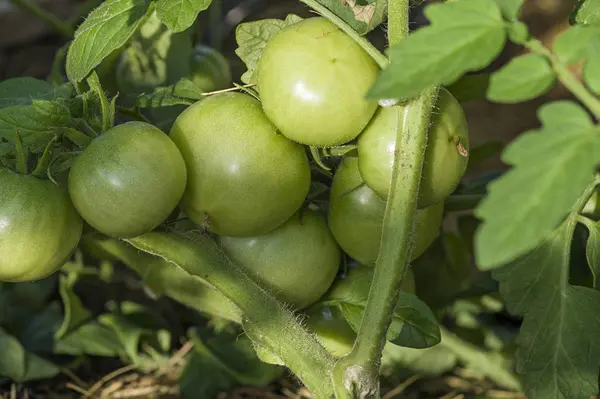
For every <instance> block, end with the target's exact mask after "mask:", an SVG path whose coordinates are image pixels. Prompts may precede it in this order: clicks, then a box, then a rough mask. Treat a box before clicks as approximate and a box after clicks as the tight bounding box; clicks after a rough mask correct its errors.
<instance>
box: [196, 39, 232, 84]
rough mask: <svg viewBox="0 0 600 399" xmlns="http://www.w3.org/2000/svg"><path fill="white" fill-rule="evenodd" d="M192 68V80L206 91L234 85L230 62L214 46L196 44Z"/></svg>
mask: <svg viewBox="0 0 600 399" xmlns="http://www.w3.org/2000/svg"><path fill="white" fill-rule="evenodd" d="M190 69H191V71H190V80H191V81H192V82H194V83H195V84H196V85H197V86H198V87H199V88H200V90H202V91H204V92H211V91H215V90H221V89H225V88H227V87H229V86H231V85H232V81H233V78H232V76H231V66H230V65H229V62H228V61H227V59H226V58H225V56H224V55H223V54H221V53H219V52H218V51H217V50H215V49H214V48H212V47H209V46H204V45H198V46H196V47H195V48H194V51H193V52H192V58H191V68H190Z"/></svg>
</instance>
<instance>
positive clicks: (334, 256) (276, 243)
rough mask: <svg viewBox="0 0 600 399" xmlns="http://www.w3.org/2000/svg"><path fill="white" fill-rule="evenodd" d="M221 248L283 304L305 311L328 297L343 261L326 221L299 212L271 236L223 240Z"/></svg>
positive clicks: (307, 210)
mask: <svg viewBox="0 0 600 399" xmlns="http://www.w3.org/2000/svg"><path fill="white" fill-rule="evenodd" d="M221 246H222V247H223V249H224V250H225V252H226V253H227V254H228V255H229V256H230V257H231V258H232V260H233V261H234V262H236V263H237V264H238V265H239V266H241V267H243V268H244V269H245V270H247V271H248V272H249V273H250V274H251V275H253V276H254V277H256V279H257V280H258V281H260V282H261V283H262V284H264V286H266V287H268V288H270V289H271V291H272V292H273V293H274V294H275V295H276V296H277V297H278V298H279V299H281V300H283V301H285V302H288V303H291V304H292V305H294V307H296V308H298V309H303V308H305V307H307V306H309V305H311V304H313V303H315V302H316V301H317V300H319V298H321V297H322V296H323V294H325V292H326V291H327V290H328V289H329V287H330V286H331V284H332V283H333V281H334V279H335V276H336V274H337V272H338V267H339V265H340V260H341V251H340V248H339V247H338V245H337V244H336V242H335V240H334V239H333V236H332V235H331V232H330V231H329V228H328V227H327V222H326V221H325V218H324V217H323V216H321V215H320V214H319V213H317V212H315V211H312V210H310V209H306V210H300V211H299V212H297V213H296V214H295V215H294V216H292V217H291V218H290V219H289V220H288V221H286V222H285V223H284V224H283V225H282V226H280V227H279V228H277V229H275V230H274V231H271V232H270V233H267V234H264V235H260V236H255V237H248V238H235V237H221Z"/></svg>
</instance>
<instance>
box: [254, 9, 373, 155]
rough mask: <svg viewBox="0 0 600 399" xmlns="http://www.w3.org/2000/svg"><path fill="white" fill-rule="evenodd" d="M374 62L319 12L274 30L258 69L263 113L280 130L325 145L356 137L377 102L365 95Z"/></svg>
mask: <svg viewBox="0 0 600 399" xmlns="http://www.w3.org/2000/svg"><path fill="white" fill-rule="evenodd" d="M378 71H379V67H378V66H377V64H376V63H375V61H373V59H372V58H371V57H370V56H369V55H368V54H367V53H366V52H365V51H364V50H363V49H362V48H360V46H359V45H358V44H356V42H354V40H352V39H351V38H350V37H349V36H347V35H346V34H345V33H344V32H342V31H341V30H339V29H338V28H337V27H336V26H335V25H333V24H332V23H331V22H329V21H328V20H327V19H325V18H322V17H316V18H308V19H305V20H303V21H301V22H298V23H296V24H294V25H291V26H289V27H287V28H285V29H283V30H282V31H280V32H279V33H277V34H276V35H275V36H274V37H273V38H271V40H269V42H267V45H266V46H265V49H264V50H263V52H262V54H261V57H260V60H259V64H258V68H257V72H258V89H259V91H260V96H261V100H262V104H263V108H264V110H265V113H266V114H267V116H268V117H269V119H270V120H271V121H272V122H273V124H274V125H275V126H277V127H278V128H279V130H280V131H281V133H282V134H283V135H285V136H286V137H288V138H290V139H291V140H294V141H297V142H299V143H302V144H307V145H313V146H318V147H328V146H333V145H337V144H342V143H346V142H348V141H350V140H353V139H354V138H356V136H358V135H359V133H360V132H361V131H362V130H363V128H364V127H365V126H366V125H367V123H368V122H369V120H370V119H371V117H372V116H373V114H374V113H375V110H376V108H377V103H376V102H374V101H367V100H366V99H365V96H366V94H367V91H368V90H369V88H370V87H371V85H372V84H373V82H375V79H376V77H377V73H378Z"/></svg>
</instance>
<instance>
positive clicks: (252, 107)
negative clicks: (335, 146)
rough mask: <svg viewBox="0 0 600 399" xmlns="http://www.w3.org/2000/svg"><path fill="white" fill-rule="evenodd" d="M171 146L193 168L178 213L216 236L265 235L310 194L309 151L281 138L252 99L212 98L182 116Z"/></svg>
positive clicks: (235, 96)
mask: <svg viewBox="0 0 600 399" xmlns="http://www.w3.org/2000/svg"><path fill="white" fill-rule="evenodd" d="M171 138H172V139H173V141H174V142H175V144H177V146H178V147H179V149H180V150H181V153H182V154H183V158H184V159H185V162H186V165H187V168H188V186H187V189H186V192H185V194H184V196H183V199H182V202H181V207H182V209H183V210H184V212H185V213H186V214H187V215H188V216H189V217H190V218H191V219H192V220H193V221H194V222H195V223H197V224H200V225H204V226H205V227H206V228H208V229H209V230H211V231H213V232H215V233H217V234H221V235H225V236H232V237H249V236H255V235H260V234H266V233H268V232H269V231H271V230H273V229H275V228H276V227H278V226H280V225H281V224H283V222H285V221H286V220H287V219H289V218H290V217H291V216H292V215H293V214H294V213H295V212H296V211H297V210H298V209H299V208H300V206H301V205H302V203H303V202H304V198H305V197H306V194H307V193H308V190H309V187H310V166H309V163H308V157H307V156H306V151H305V150H304V147H302V146H301V145H299V144H296V143H294V142H292V141H290V140H288V139H286V138H285V137H284V136H282V135H281V134H279V133H278V132H277V129H276V128H275V126H273V124H272V123H271V122H269V120H268V119H267V117H266V116H265V114H264V112H263V111H262V109H261V107H260V103H259V102H258V101H257V100H256V99H254V98H253V97H250V96H248V95H245V94H241V93H223V94H217V95H214V96H211V97H208V98H206V99H205V100H202V101H200V102H198V103H196V104H194V105H192V106H190V107H189V108H187V109H186V110H185V111H184V112H183V113H182V114H181V115H179V117H178V118H177V120H176V121H175V123H174V124H173V127H172V128H171Z"/></svg>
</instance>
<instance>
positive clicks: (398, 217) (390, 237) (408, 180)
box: [333, 0, 438, 398]
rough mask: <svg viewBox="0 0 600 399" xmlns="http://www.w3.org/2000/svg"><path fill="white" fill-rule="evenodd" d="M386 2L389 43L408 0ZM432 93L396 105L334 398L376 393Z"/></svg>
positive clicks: (409, 240)
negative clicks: (365, 290) (365, 291)
mask: <svg viewBox="0 0 600 399" xmlns="http://www.w3.org/2000/svg"><path fill="white" fill-rule="evenodd" d="M388 4H389V9H388V18H389V20H388V27H389V31H388V40H389V44H390V45H393V44H395V43H398V42H399V41H401V40H402V39H404V38H405V37H406V36H407V35H408V33H409V29H408V10H409V0H389V2H388ZM437 93H438V89H437V88H430V89H428V90H425V91H424V92H423V93H422V94H421V95H420V96H419V97H418V98H417V99H415V100H413V101H412V102H411V103H409V104H408V106H406V107H405V108H404V109H403V108H400V107H398V108H396V109H397V110H398V113H397V125H396V128H397V136H396V149H395V154H396V156H395V158H394V165H393V168H392V180H391V185H390V191H389V195H388V201H387V205H386V210H385V219H384V224H383V234H382V243H381V247H380V249H379V256H378V259H377V263H376V265H375V273H374V276H373V282H372V284H371V288H370V291H369V297H368V299H367V305H366V309H365V313H364V315H363V319H362V322H361V325H360V328H359V330H358V334H357V338H356V342H355V344H354V347H353V348H352V351H351V352H350V354H348V355H347V356H346V357H343V358H342V359H340V360H339V361H338V363H337V364H336V366H335V368H334V372H333V378H334V380H333V386H334V390H335V393H336V395H337V397H338V398H354V397H360V398H363V397H372V396H376V395H378V393H379V365H380V362H381V353H382V351H383V347H384V344H385V342H386V335H387V330H388V328H389V326H390V323H391V318H392V314H393V312H394V309H395V307H396V305H397V302H398V293H399V292H400V286H401V284H402V280H403V279H404V276H405V274H406V271H407V269H408V260H409V259H410V252H411V250H412V245H413V230H414V223H415V215H416V212H417V198H418V194H419V183H420V180H421V173H422V169H423V162H424V158H425V148H426V145H427V131H428V127H429V120H430V114H431V110H432V108H433V105H434V103H435V101H436V99H437ZM401 165H402V166H401Z"/></svg>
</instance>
